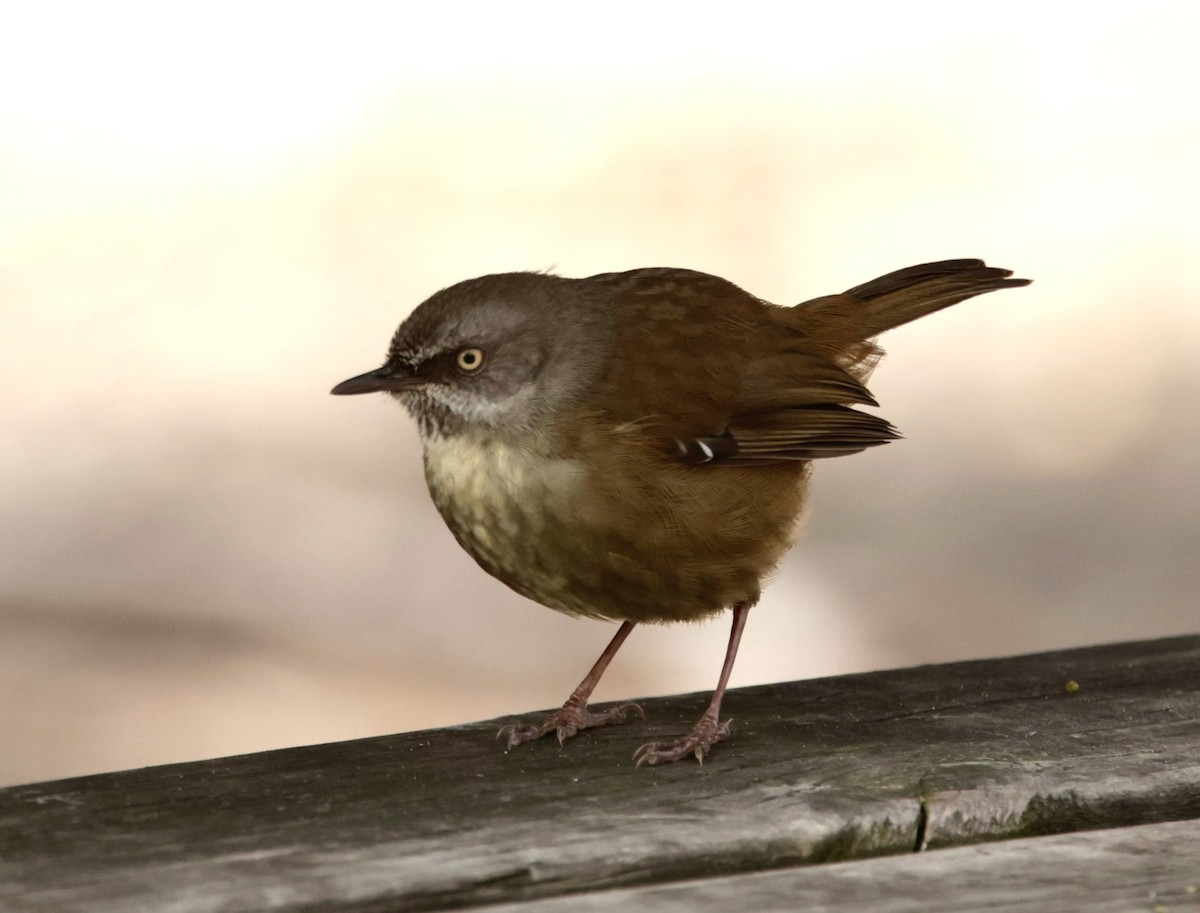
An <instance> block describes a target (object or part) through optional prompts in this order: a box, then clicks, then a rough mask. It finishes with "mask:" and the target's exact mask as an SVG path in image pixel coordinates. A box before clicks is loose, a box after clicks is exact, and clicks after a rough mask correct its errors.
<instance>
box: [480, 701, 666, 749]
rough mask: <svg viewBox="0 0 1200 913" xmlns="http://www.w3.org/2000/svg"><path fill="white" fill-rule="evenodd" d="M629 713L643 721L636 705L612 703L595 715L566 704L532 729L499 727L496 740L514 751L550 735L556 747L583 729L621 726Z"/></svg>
mask: <svg viewBox="0 0 1200 913" xmlns="http://www.w3.org/2000/svg"><path fill="white" fill-rule="evenodd" d="M631 710H634V711H637V713H638V715H639V716H641V717H642V719H645V718H646V713H645V711H643V710H642V708H641V705H640V704H632V703H628V704H616V705H615V706H612V707H609V708H608V709H607V710H601V711H600V712H598V713H595V712H593V711H591V710H589V709H588V706H587V704H584V703H573V702H571V701H567V702H566V703H565V704H563V706H562V707H560V708H559V709H558V710H555V711H554V712H553V713H552V714H550V715H549V716H548V717H546V719H544V720H543V721H542V722H541V723H539V724H538V725H536V726H529V725H523V724H521V723H509V724H508V725H507V726H502V727H500V731H499V732H497V733H496V738H498V739H504V743H505V747H506V748H516V747H517V746H518V745H520V744H522V743H524V742H532V741H533V740H534V739H540V738H541V737H542V736H544V735H548V734H549V733H551V732H553V733H555V734H556V735H557V736H558V744H559V745H561V744H562V743H563V742H565V741H566V740H567V739H569V738H571V737H572V736H573V735H575V734H576V733H578V732H580V731H582V730H584V729H594V728H595V727H597V726H615V725H616V724H618V723H624V722H625V719H626V717H627V715H628V714H629V711H631Z"/></svg>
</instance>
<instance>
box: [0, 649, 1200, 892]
mask: <svg viewBox="0 0 1200 913" xmlns="http://www.w3.org/2000/svg"><path fill="white" fill-rule="evenodd" d="M1198 673H1200V637H1186V638H1174V639H1170V640H1162V641H1154V642H1149V643H1133V644H1117V645H1112V646H1105V647H1095V648H1089V649H1084V650H1075V651H1067V652H1060V653H1048V654H1040V655H1035V656H1027V657H1018V658H1013V659H1003V660H989V661H983V662H976V663H958V664H952V665H945V666H930V667H922V668H917V669H908V670H899V671H891V672H882V673H874V674H869V675H855V676H846V677H842V678H834V679H825V680H818V681H809V682H797V683H791V684H786V685H773V686H763V687H757V688H748V689H742V690H739V691H736V692H732V693H731V694H730V696H729V697H728V699H727V705H726V706H727V709H728V712H729V713H730V714H732V715H733V716H734V717H735V718H736V719H737V726H736V728H735V734H734V737H733V738H732V739H731V740H730V741H729V742H726V743H722V744H721V745H720V746H718V748H717V751H716V753H715V754H714V755H713V756H712V757H711V759H710V760H709V761H708V762H707V763H706V764H705V765H704V766H703V767H698V766H697V765H695V764H691V763H688V764H675V765H668V766H666V767H662V768H651V769H647V768H643V769H640V770H635V769H634V768H633V767H632V765H631V763H630V756H631V755H632V753H633V750H634V748H636V747H637V746H638V745H640V744H641V743H642V742H645V741H647V740H649V739H652V738H662V737H666V736H669V735H673V734H678V733H680V732H682V731H684V730H686V728H687V727H688V726H689V725H690V724H691V722H692V720H693V719H694V718H695V716H696V715H698V713H699V712H700V710H701V709H702V708H703V705H704V701H705V699H706V696H705V695H690V696H685V697H678V698H670V699H665V700H654V701H648V702H646V705H645V706H646V710H647V713H648V715H649V722H647V723H633V724H631V725H627V726H624V727H620V728H616V729H604V730H599V731H596V732H594V733H585V734H583V735H581V736H579V737H578V738H576V739H575V740H573V741H571V742H569V743H568V744H567V746H566V747H565V748H563V749H559V748H558V747H557V746H556V745H554V744H553V743H552V742H541V743H535V744H531V745H524V746H521V747H520V748H518V749H516V750H514V751H512V752H510V753H507V754H506V753H504V752H503V751H502V750H501V749H500V747H499V745H498V744H497V743H496V742H495V741H493V739H492V734H493V732H494V731H495V728H496V725H497V724H496V723H495V722H488V723H480V724H473V725H470V726H462V727H456V728H453V729H447V730H438V731H432V732H419V733H410V734H405V735H397V736H388V737H383V738H375V739H365V740H361V741H355V742H344V743H340V744H334V745H320V746H313V747H306V748H297V749H287V750H283V751H273V752H265V753H262V754H257V755H247V756H242V757H236V758H226V759H221V760H216V761H205V762H197V763H189V764H178V765H171V766H167V767H158V768H149V769H145V770H137V771H128V772H123V773H117V774H105V775H98V776H93V777H83V778H78V779H73V780H63V781H58V782H53V783H43V784H34V785H30V786H23V787H13V788H10V789H6V790H0V908H3V909H5V910H8V909H13V910H32V911H42V910H55V911H57V910H88V911H121V913H126V911H140V910H147V911H149V910H154V911H159V910H172V911H210V910H211V911H217V910H222V911H228V910H289V911H291V910H328V911H339V910H355V911H384V910H388V911H391V910H421V909H438V908H445V907H454V906H472V905H481V904H486V903H500V902H508V901H514V900H527V899H530V898H538V897H552V896H555V895H564V894H578V893H579V892H595V891H600V890H607V889H613V888H623V887H629V886H636V885H664V884H667V883H670V882H678V881H682V880H685V879H696V878H704V879H706V880H707V881H708V882H711V883H712V884H714V885H715V884H717V883H718V881H719V880H720V879H721V878H722V877H723V876H733V875H742V874H744V873H752V872H762V871H763V870H769V869H779V868H782V867H786V866H795V865H800V864H814V863H824V862H830V861H834V860H847V859H863V858H865V857H871V856H880V855H885V854H910V855H909V856H908V857H906V858H905V859H897V860H894V861H893V862H894V864H896V865H900V866H905V865H913V864H914V863H915V862H916V861H920V862H921V864H922V865H928V864H929V863H925V862H924V859H925V857H924V856H913V855H911V853H912V851H913V850H914V849H916V848H918V847H920V848H938V847H946V846H954V845H963V844H972V843H979V842H981V841H996V840H1002V839H1007V838H1024V837H1030V836H1033V835H1042V834H1053V833H1068V832H1072V831H1078V830H1082V829H1091V830H1096V829H1100V828H1129V827H1131V826H1133V825H1138V824H1144V823H1155V822H1167V821H1178V820H1187V819H1196V818H1200V682H1198V678H1200V676H1198ZM1070 680H1073V681H1075V682H1078V684H1079V686H1080V687H1079V690H1078V692H1076V693H1073V694H1072V693H1068V691H1067V689H1066V685H1067V682H1068V681H1070ZM1076 839H1079V840H1082V841H1084V844H1083V845H1087V841H1089V840H1092V839H1096V840H1098V839H1100V837H1099V836H1095V835H1093V836H1082V837H1078V838H1076ZM1168 842H1169V841H1168ZM1031 845H1032V843H1031ZM980 852H982V851H980ZM931 857H932V854H930V858H931ZM1188 858H1191V859H1194V858H1196V857H1195V856H1194V855H1193V856H1190V857H1188ZM860 864H863V865H865V863H853V864H852V865H860ZM835 868H836V867H832V866H822V867H821V870H822V871H834V870H835ZM792 874H798V873H792ZM1064 877H1065V878H1071V876H1070V875H1069V874H1068V873H1064ZM1071 880H1074V879H1073V878H1071ZM579 900H580V898H579V897H578V896H577V897H576V898H574V900H573V901H572V903H575V902H576V901H579ZM596 902H600V901H599V899H596ZM739 906H740V905H739ZM962 908H964V909H965V908H966V907H962ZM1147 909H1151V907H1147Z"/></svg>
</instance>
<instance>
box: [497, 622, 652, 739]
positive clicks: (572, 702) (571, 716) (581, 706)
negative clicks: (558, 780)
mask: <svg viewBox="0 0 1200 913" xmlns="http://www.w3.org/2000/svg"><path fill="white" fill-rule="evenodd" d="M632 630H633V622H632V621H627V622H625V623H623V624H622V625H621V627H620V628H619V629H617V633H616V635H615V636H614V637H613V639H612V640H611V641H610V642H609V644H608V646H607V647H605V648H604V652H603V653H601V654H600V658H599V659H598V660H596V665H594V666H592V671H591V672H589V673H588V674H587V675H585V676H584V677H583V681H581V682H580V683H579V687H578V688H576V689H575V690H574V691H573V692H572V693H571V696H570V697H569V698H567V702H566V703H565V704H563V705H562V707H561V708H560V709H558V710H556V711H554V713H552V714H550V716H548V717H546V719H545V720H543V721H542V722H541V724H539V725H537V726H527V725H521V724H519V723H509V724H508V725H507V726H504V727H501V729H500V731H499V732H497V733H496V738H498V739H499V738H503V739H504V740H505V744H506V746H507V747H508V748H515V747H516V746H518V745H520V744H521V743H522V742H530V741H533V740H534V739H540V738H541V737H542V736H544V735H546V734H547V733H550V732H554V733H556V734H557V735H558V743H559V744H560V745H561V744H562V743H563V742H565V741H566V740H567V739H569V738H571V736H573V735H575V734H576V733H577V732H579V731H580V730H581V729H591V728H592V727H594V726H612V725H614V724H616V723H624V722H625V714H626V713H627V712H628V711H630V710H636V711H637V712H638V713H640V714H642V716H645V714H644V713H642V708H641V707H639V706H638V705H637V704H618V705H617V706H615V707H609V708H608V709H607V710H603V711H601V712H600V713H592V712H591V711H590V710H589V709H588V705H587V702H588V698H589V697H591V696H592V692H593V691H594V690H595V689H596V685H597V684H598V683H599V682H600V676H602V675H603V674H604V670H605V669H607V668H608V664H609V663H610V662H611V661H612V658H613V657H614V656H616V655H617V651H618V650H619V649H621V644H623V643H625V638H626V637H628V636H629V632H630V631H632Z"/></svg>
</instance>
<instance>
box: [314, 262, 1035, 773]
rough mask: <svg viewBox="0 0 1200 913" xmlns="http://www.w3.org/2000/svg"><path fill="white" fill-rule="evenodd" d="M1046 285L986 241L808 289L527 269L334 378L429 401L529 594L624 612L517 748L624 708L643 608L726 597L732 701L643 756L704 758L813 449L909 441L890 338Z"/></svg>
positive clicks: (517, 735)
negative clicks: (885, 362)
mask: <svg viewBox="0 0 1200 913" xmlns="http://www.w3.org/2000/svg"><path fill="white" fill-rule="evenodd" d="M1027 284H1029V280H1027V279H1016V278H1012V272H1011V271H1010V270H1006V269H999V268H995V267H989V266H987V265H986V264H985V263H984V262H983V261H982V260H977V259H957V260H943V261H938V262H933V263H924V264H920V265H917V266H911V267H908V268H906V269H901V270H897V271H895V272H890V273H887V274H886V275H883V276H880V277H879V278H877V279H873V280H871V281H869V282H865V283H863V284H861V285H857V286H854V287H853V288H850V289H848V290H847V291H845V292H842V293H840V294H833V295H825V296H822V297H818V298H813V299H811V300H807V301H804V302H802V303H800V304H797V305H794V306H779V305H775V304H771V303H770V302H767V301H765V300H762V299H759V298H757V297H755V296H754V295H752V294H750V293H749V292H747V291H745V290H743V289H742V288H740V287H739V286H737V285H735V284H734V283H733V282H730V281H728V280H726V279H723V278H720V277H718V276H715V275H710V274H707V273H703V272H697V271H694V270H689V269H678V268H671V267H651V268H645V269H634V270H629V271H625V272H612V273H602V274H599V275H594V276H590V277H587V278H567V277H562V276H558V275H554V274H552V273H549V272H512V273H500V274H493V275H487V276H482V277H479V278H475V279H469V280H466V281H463V282H459V283H457V284H455V285H451V286H449V287H447V288H444V289H442V290H441V291H439V292H437V293H435V294H434V295H432V296H431V297H429V298H428V299H427V300H425V301H424V302H423V303H421V304H420V305H419V306H418V307H417V308H416V309H415V310H413V311H412V313H411V315H410V316H409V317H408V318H407V319H406V320H404V321H403V322H402V323H401V324H400V326H399V328H398V329H397V330H396V332H395V334H394V336H393V337H392V339H391V344H390V346H389V348H388V352H387V356H386V359H385V361H384V363H383V365H382V367H380V368H378V369H376V370H373V371H369V372H367V373H365V374H360V375H358V376H355V377H352V378H350V379H349V380H346V381H343V382H342V383H340V384H338V385H337V386H335V387H334V388H333V390H332V391H331V392H332V393H333V394H335V395H353V394H364V393H373V392H382V393H386V394H388V395H390V396H392V397H394V398H395V399H397V400H399V401H400V403H401V404H402V405H403V406H404V407H405V408H406V409H407V411H408V412H409V413H410V414H411V416H412V417H413V418H414V419H415V420H416V424H417V428H418V432H419V435H420V438H421V443H422V450H423V462H424V471H425V480H426V483H427V486H428V489H429V493H430V495H431V497H432V500H433V503H434V504H435V505H436V507H437V509H438V511H439V512H440V514H441V516H442V518H443V519H444V520H445V523H446V525H447V526H448V527H449V529H450V531H451V533H452V534H453V535H454V537H455V539H457V541H458V543H459V544H460V545H461V546H462V547H463V549H465V550H466V551H467V553H468V554H470V555H471V557H472V558H474V559H475V561H476V562H477V563H478V564H479V565H480V566H481V567H482V568H483V569H484V570H485V571H486V572H487V573H489V574H491V575H492V576H493V577H496V578H497V579H499V580H500V581H502V582H503V583H505V584H507V585H508V586H509V587H511V588H512V589H513V590H515V591H516V592H518V593H520V594H521V595H522V596H525V597H528V598H529V599H531V600H533V601H534V602H538V603H541V604H542V605H544V606H547V607H549V608H551V609H555V610H557V611H559V612H564V613H566V614H568V615H572V616H581V617H590V618H598V619H605V620H609V621H619V622H620V626H619V628H618V629H617V632H616V634H615V635H614V636H613V638H612V641H611V642H610V643H609V645H608V646H607V647H606V648H605V650H604V652H603V653H602V654H601V656H600V658H599V659H598V660H597V661H596V663H595V665H594V666H593V667H592V668H591V670H590V671H589V672H588V674H587V675H586V676H585V677H584V678H583V680H582V681H581V682H580V684H579V686H578V687H577V688H576V689H575V690H574V691H573V692H572V693H571V695H570V697H569V698H568V699H567V700H566V702H565V703H564V704H563V705H562V707H560V708H559V709H558V710H556V711H554V712H553V713H551V714H550V715H549V716H548V717H547V718H546V719H545V720H543V721H542V722H540V723H536V724H516V723H513V724H509V725H507V726H505V727H503V728H502V729H501V730H500V732H499V733H498V737H500V738H503V739H504V741H505V744H506V749H507V750H512V749H513V748H515V747H516V746H518V745H520V744H522V743H525V742H529V741H532V740H534V739H538V738H541V737H542V736H545V735H548V734H551V733H553V734H555V735H556V736H557V738H558V741H559V743H560V744H561V743H562V742H564V741H565V740H566V739H567V738H570V737H572V736H574V735H575V734H577V733H578V732H580V731H582V730H585V729H590V728H593V727H598V726H607V725H612V724H616V723H622V722H625V721H626V720H627V718H628V717H629V716H630V715H631V714H633V713H641V707H640V706H639V705H638V704H636V703H621V704H616V705H614V706H610V707H607V708H605V709H600V710H597V709H593V708H592V707H591V706H590V705H589V699H590V697H591V694H592V691H593V690H594V689H595V687H596V684H597V683H598V682H599V681H600V678H601V676H602V675H603V674H604V672H605V670H606V669H607V667H608V665H609V663H610V661H611V660H612V658H613V656H614V655H615V654H616V653H617V651H618V650H619V649H620V647H621V645H622V644H623V643H624V642H625V640H626V638H627V637H628V636H629V634H630V632H631V631H632V630H633V628H634V627H635V626H636V625H639V624H653V623H670V622H683V621H696V620H700V619H704V618H707V617H710V616H715V615H719V614H721V613H724V612H726V611H729V612H730V613H731V615H732V626H731V631H730V637H729V643H728V647H727V650H726V654H725V659H724V663H723V664H722V667H721V672H720V675H719V677H718V681H717V685H716V688H715V690H714V691H713V693H712V698H711V701H710V703H709V705H708V707H707V709H706V710H705V711H704V713H703V714H702V716H701V717H700V718H699V720H698V721H697V722H696V724H695V726H694V727H693V728H692V730H691V731H690V732H689V733H688V734H686V735H683V736H681V737H679V738H675V739H667V740H663V741H655V742H650V743H648V744H645V745H642V746H641V747H640V748H638V749H637V751H636V752H635V754H634V761H635V762H636V764H637V765H638V766H640V765H642V764H648V765H656V764H662V763H669V762H673V761H679V760H682V759H684V758H688V757H694V758H695V759H696V760H698V761H699V762H701V763H703V761H704V759H705V758H706V757H707V756H708V755H709V754H710V753H711V751H712V750H713V747H714V746H715V745H716V744H717V743H718V742H721V741H722V740H725V739H727V738H729V736H730V735H731V733H732V721H731V720H729V719H722V717H721V703H722V699H723V697H724V695H725V691H726V688H727V686H728V682H729V676H730V673H731V671H732V669H733V665H734V661H735V659H736V656H737V651H738V646H739V644H740V642H741V637H742V632H743V629H744V627H745V625H746V620H747V617H748V615H749V612H750V609H751V607H753V606H754V605H755V603H756V602H757V601H758V599H759V596H760V593H761V588H762V585H763V582H764V579H765V578H766V577H767V576H768V575H769V574H770V573H771V572H772V571H773V570H774V569H775V567H776V566H777V564H778V563H779V561H780V560H781V559H782V557H783V556H784V554H785V553H786V552H787V551H788V549H789V548H790V547H791V546H792V544H793V542H794V541H795V539H796V538H797V535H798V528H799V524H798V520H799V518H800V517H801V515H802V513H803V512H804V508H805V504H806V501H807V498H808V493H809V480H810V476H811V470H812V464H813V462H814V461H816V460H821V459H828V458H832V457H840V456H846V455H849V454H853V453H859V452H861V451H864V450H866V449H868V448H871V447H876V446H879V445H882V444H886V443H888V442H890V441H893V440H895V439H896V438H898V437H899V434H898V432H897V431H896V429H895V428H894V427H893V426H892V425H891V424H890V423H888V422H887V421H886V420H884V419H883V418H881V417H879V416H878V415H876V414H874V413H871V412H865V411H863V410H862V409H861V408H858V407H864V406H865V407H875V406H877V405H878V403H877V402H876V400H875V398H874V397H873V396H872V395H871V393H870V392H869V391H868V389H867V387H866V386H865V383H866V381H867V379H868V378H869V376H870V375H871V372H872V370H873V369H874V368H875V366H876V364H877V363H878V362H879V360H880V358H881V357H882V356H883V350H882V349H881V348H880V347H879V346H878V344H877V343H876V342H875V339H876V337H877V336H879V335H880V334H882V333H883V332H885V331H887V330H890V329H892V328H894V327H897V326H900V325H901V324H905V323H908V322H910V321H912V320H916V319H917V318H919V317H923V316H925V315H927V314H931V313H933V312H935V311H938V310H941V309H943V308H946V307H949V306H951V305H954V304H957V303H959V302H961V301H965V300H966V299H968V298H972V297H974V296H976V295H981V294H984V293H987V292H993V291H997V290H1002V289H1008V288H1014V287H1019V286H1023V285H1027Z"/></svg>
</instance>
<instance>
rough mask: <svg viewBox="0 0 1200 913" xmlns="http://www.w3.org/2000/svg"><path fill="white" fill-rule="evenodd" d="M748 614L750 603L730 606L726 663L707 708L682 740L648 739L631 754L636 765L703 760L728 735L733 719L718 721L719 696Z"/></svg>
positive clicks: (719, 718) (723, 690)
mask: <svg viewBox="0 0 1200 913" xmlns="http://www.w3.org/2000/svg"><path fill="white" fill-rule="evenodd" d="M749 614H750V603H748V602H739V603H737V605H735V606H734V607H733V629H732V630H731V631H730V632H729V646H728V647H726V649H725V665H723V666H722V667H721V678H720V680H719V681H718V682H717V690H716V691H714V692H713V696H712V700H711V701H709V704H708V709H707V710H705V711H704V715H703V716H702V717H700V719H699V721H698V722H697V723H696V725H695V726H694V727H692V731H691V732H690V733H688V734H687V735H686V736H684V737H683V738H682V739H675V741H673V742H648V743H647V744H645V745H643V746H642V747H641V748H639V749H638V750H637V751H635V752H634V753H633V759H634V760H635V761H636V762H637V766H638V767H641V766H642V765H643V764H649V765H651V766H653V765H655V764H663V763H666V762H668V761H679V760H681V759H683V758H686V757H687V756H688V755H695V757H696V760H697V761H699V762H700V763H701V764H703V763H704V756H705V755H706V754H708V753H709V752H710V751H711V750H712V747H713V745H715V744H717V742H719V741H721V740H722V739H725V738H728V737H729V734H730V733H731V732H732V731H733V720H725V722H721V698H723V697H724V696H725V686H726V685H728V684H729V673H730V672H732V671H733V661H734V660H735V659H737V651H738V644H740V643H741V642H742V629H743V628H744V627H746V617H747V616H748V615H749Z"/></svg>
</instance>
